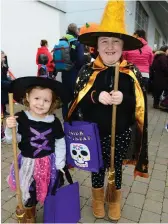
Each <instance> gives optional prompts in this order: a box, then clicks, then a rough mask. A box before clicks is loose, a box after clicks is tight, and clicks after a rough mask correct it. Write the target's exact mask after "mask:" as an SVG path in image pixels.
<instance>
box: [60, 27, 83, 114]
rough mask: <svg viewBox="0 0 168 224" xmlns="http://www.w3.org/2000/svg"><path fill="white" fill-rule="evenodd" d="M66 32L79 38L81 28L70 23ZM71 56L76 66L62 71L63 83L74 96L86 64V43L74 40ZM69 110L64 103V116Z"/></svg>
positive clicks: (71, 95)
mask: <svg viewBox="0 0 168 224" xmlns="http://www.w3.org/2000/svg"><path fill="white" fill-rule="evenodd" d="M66 34H68V35H72V36H73V37H74V38H78V35H79V30H78V28H77V25H76V24H75V23H71V24H69V26H68V30H67V33H66ZM65 36H66V35H65ZM70 56H71V61H72V62H73V63H74V66H73V68H72V69H71V70H70V71H63V72H62V83H63V84H64V86H66V88H67V90H68V91H69V95H70V97H71V98H72V97H73V95H74V89H75V83H76V78H77V74H78V72H79V70H80V69H81V67H82V66H83V65H84V64H85V57H84V45H83V44H81V43H80V42H79V41H78V40H76V41H73V49H71V52H70ZM67 112H68V105H64V106H63V108H62V113H63V117H64V118H65V117H66V115H67Z"/></svg>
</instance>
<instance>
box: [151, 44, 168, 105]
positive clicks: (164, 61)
mask: <svg viewBox="0 0 168 224" xmlns="http://www.w3.org/2000/svg"><path fill="white" fill-rule="evenodd" d="M151 69H152V71H151V75H152V77H151V79H152V86H153V87H152V88H153V98H154V102H153V107H154V108H156V109H158V108H159V101H160V96H161V94H162V92H163V90H166V89H168V46H163V47H161V48H160V51H157V52H156V53H155V57H154V61H153V64H152V68H151Z"/></svg>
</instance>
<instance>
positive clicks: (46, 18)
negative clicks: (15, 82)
mask: <svg viewBox="0 0 168 224" xmlns="http://www.w3.org/2000/svg"><path fill="white" fill-rule="evenodd" d="M63 15H64V13H63V12H61V11H59V10H57V9H54V8H52V7H50V6H47V5H45V4H43V3H40V2H37V1H35V0H29V1H22V0H2V1H1V49H2V50H3V51H4V52H5V53H6V54H7V56H8V61H9V66H10V69H11V71H12V72H13V74H14V75H15V76H16V77H21V76H33V75H36V74H37V65H36V62H35V58H36V52H37V48H38V47H40V40H41V39H46V40H48V43H49V49H50V50H51V49H52V48H53V46H54V45H55V43H56V42H57V41H58V39H59V37H60V35H61V33H60V30H61V29H60V23H61V24H62V26H63V23H64V20H62V21H60V18H61V19H62V17H63Z"/></svg>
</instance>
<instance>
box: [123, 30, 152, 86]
mask: <svg viewBox="0 0 168 224" xmlns="http://www.w3.org/2000/svg"><path fill="white" fill-rule="evenodd" d="M134 36H135V37H136V38H138V39H139V40H140V41H141V42H142V43H143V45H144V46H143V47H142V48H141V49H138V50H133V51H124V52H123V57H124V59H126V60H127V61H128V62H131V63H133V64H134V65H135V66H136V67H138V69H139V70H140V72H141V73H142V76H143V80H144V85H145V87H146V89H148V81H149V69H150V66H151V65H152V62H153V52H152V49H151V48H150V47H149V45H148V42H147V39H146V32H145V31H144V30H136V31H135V33H134Z"/></svg>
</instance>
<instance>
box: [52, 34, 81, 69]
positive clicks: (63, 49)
mask: <svg viewBox="0 0 168 224" xmlns="http://www.w3.org/2000/svg"><path fill="white" fill-rule="evenodd" d="M74 41H77V38H75V37H74V36H72V35H70V34H67V35H66V36H64V37H63V38H61V39H60V40H59V43H58V45H55V46H54V50H53V61H54V64H55V69H56V71H58V72H61V71H69V70H71V68H72V67H73V66H74V62H72V60H71V50H72V49H73V50H75V48H76V46H75V45H73V42H74Z"/></svg>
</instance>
